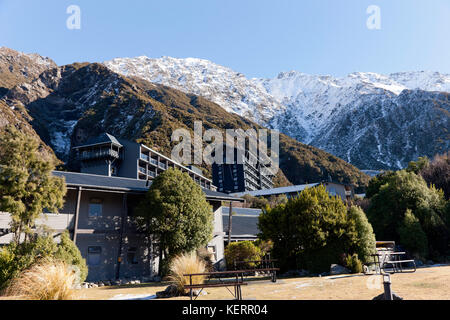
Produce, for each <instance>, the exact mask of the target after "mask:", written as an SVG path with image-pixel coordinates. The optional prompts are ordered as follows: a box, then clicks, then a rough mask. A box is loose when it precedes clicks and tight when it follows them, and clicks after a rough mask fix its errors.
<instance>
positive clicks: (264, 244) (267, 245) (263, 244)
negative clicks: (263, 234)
mask: <svg viewBox="0 0 450 320" xmlns="http://www.w3.org/2000/svg"><path fill="white" fill-rule="evenodd" d="M254 244H255V245H256V246H257V247H258V248H259V249H260V250H261V254H262V257H264V256H265V255H267V254H269V253H270V252H271V251H272V249H273V242H272V241H271V240H261V239H258V240H256V241H255V242H254Z"/></svg>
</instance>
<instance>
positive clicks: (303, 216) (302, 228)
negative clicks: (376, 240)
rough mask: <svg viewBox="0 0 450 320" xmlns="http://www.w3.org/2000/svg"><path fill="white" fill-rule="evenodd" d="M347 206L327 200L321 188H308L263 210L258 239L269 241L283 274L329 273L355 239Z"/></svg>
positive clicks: (354, 231) (338, 198) (324, 190)
mask: <svg viewBox="0 0 450 320" xmlns="http://www.w3.org/2000/svg"><path fill="white" fill-rule="evenodd" d="M350 222H351V219H349V216H348V214H347V207H346V206H345V204H344V203H343V202H342V200H341V198H340V197H330V195H329V194H328V192H327V191H326V189H325V187H324V186H318V187H315V188H309V189H306V190H304V191H302V192H301V193H300V195H299V196H298V197H296V198H293V199H290V200H289V201H288V202H287V203H286V204H281V205H280V206H277V207H275V208H271V209H268V210H263V212H262V213H261V215H260V216H259V222H258V227H259V230H261V234H260V235H259V237H260V238H261V239H263V240H272V241H273V250H272V252H273V255H274V258H276V259H278V260H279V261H278V262H279V266H280V268H281V269H282V270H283V271H287V270H295V269H307V270H309V271H310V272H313V273H320V272H324V271H329V270H330V265H331V264H333V263H338V262H339V261H340V260H341V255H342V254H343V253H350V252H351V251H350V250H351V249H352V247H353V246H355V243H357V240H358V233H357V232H356V227H355V224H354V223H353V224H352V223H350Z"/></svg>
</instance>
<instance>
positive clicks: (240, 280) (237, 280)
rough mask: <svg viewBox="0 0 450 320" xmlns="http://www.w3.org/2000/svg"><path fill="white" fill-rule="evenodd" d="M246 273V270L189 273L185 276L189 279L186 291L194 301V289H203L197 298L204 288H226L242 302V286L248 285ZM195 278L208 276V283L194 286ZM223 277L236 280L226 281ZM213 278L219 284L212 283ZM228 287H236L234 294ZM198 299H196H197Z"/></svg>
mask: <svg viewBox="0 0 450 320" xmlns="http://www.w3.org/2000/svg"><path fill="white" fill-rule="evenodd" d="M244 273H245V270H236V271H217V272H204V273H189V274H183V276H185V277H189V284H188V285H185V286H184V288H185V289H189V297H190V299H191V300H192V298H193V289H201V290H200V292H199V294H198V295H197V297H198V296H199V295H200V293H201V292H202V291H203V289H204V288H219V287H224V288H227V290H228V291H229V292H230V293H231V294H232V295H233V296H234V297H235V298H236V299H237V300H242V290H241V286H246V285H248V283H247V282H244ZM194 276H207V277H208V279H207V281H208V282H207V283H202V284H192V277H194ZM221 276H228V277H230V276H232V277H233V278H234V279H233V280H232V281H230V280H228V281H224V280H222V279H221V278H223V277H221ZM213 277H215V278H217V277H218V281H219V282H211V281H212V279H213ZM228 287H234V294H233V293H232V292H231V291H230V290H229V289H228ZM197 297H196V298H195V299H197ZM195 299H194V300H195Z"/></svg>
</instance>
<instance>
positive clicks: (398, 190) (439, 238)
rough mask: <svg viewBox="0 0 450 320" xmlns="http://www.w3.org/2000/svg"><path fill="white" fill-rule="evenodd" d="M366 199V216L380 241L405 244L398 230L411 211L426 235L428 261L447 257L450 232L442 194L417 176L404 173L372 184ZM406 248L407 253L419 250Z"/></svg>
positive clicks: (377, 180)
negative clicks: (368, 202)
mask: <svg viewBox="0 0 450 320" xmlns="http://www.w3.org/2000/svg"><path fill="white" fill-rule="evenodd" d="M367 196H368V197H369V198H370V206H369V209H368V212H367V216H368V218H369V221H370V223H371V224H372V226H373V228H374V231H375V233H376V235H377V238H378V239H379V240H394V241H397V242H399V243H400V244H403V243H401V240H402V239H401V237H400V232H399V229H400V226H401V225H402V223H403V222H404V218H405V213H406V212H407V210H408V209H409V210H410V211H411V213H412V214H413V215H414V216H415V217H416V218H417V220H418V221H419V223H420V226H421V228H422V230H423V231H424V233H425V234H426V237H427V240H428V252H429V254H430V256H429V257H432V258H433V259H436V258H438V257H439V256H442V255H446V253H447V252H448V240H449V234H450V231H449V228H448V224H446V221H447V217H446V210H445V207H446V202H445V199H444V195H443V192H442V191H438V190H436V188H434V187H433V186H431V187H428V186H427V183H426V182H425V180H424V179H423V178H422V177H421V176H419V175H416V174H415V173H414V172H408V171H406V170H402V171H397V172H388V173H385V174H383V175H380V176H378V177H376V178H374V179H373V180H371V181H370V183H369V187H368V192H367ZM414 221H415V220H414ZM413 225H414V224H413ZM410 243H411V242H410ZM404 245H405V247H406V250H408V251H414V250H417V248H416V247H408V246H406V244H404Z"/></svg>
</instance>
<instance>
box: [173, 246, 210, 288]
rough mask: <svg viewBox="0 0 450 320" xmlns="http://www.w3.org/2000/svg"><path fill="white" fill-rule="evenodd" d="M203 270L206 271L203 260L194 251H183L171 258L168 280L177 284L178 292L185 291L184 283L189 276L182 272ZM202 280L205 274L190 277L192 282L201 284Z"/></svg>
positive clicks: (202, 271)
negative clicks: (183, 252)
mask: <svg viewBox="0 0 450 320" xmlns="http://www.w3.org/2000/svg"><path fill="white" fill-rule="evenodd" d="M204 272H207V268H206V264H205V262H204V261H203V260H202V259H200V258H199V257H198V256H197V255H196V254H195V253H185V254H182V255H179V256H177V257H175V258H174V259H173V260H172V263H171V264H170V275H169V280H170V281H171V282H173V284H175V285H176V286H177V288H178V291H179V292H180V293H185V290H184V285H186V284H189V277H185V276H183V274H188V273H204ZM204 281H205V276H193V277H192V284H202V283H203V282H204Z"/></svg>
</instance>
